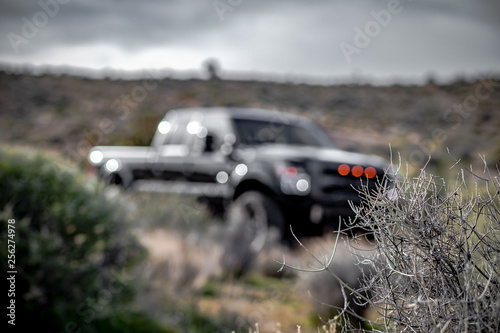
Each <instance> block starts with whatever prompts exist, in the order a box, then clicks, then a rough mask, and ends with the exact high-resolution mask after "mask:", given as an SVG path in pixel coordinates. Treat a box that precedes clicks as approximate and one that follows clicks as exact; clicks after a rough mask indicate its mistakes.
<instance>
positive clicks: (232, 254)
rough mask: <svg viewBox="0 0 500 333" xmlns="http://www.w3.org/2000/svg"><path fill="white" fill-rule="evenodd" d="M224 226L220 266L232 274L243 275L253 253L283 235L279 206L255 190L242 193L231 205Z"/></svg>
mask: <svg viewBox="0 0 500 333" xmlns="http://www.w3.org/2000/svg"><path fill="white" fill-rule="evenodd" d="M226 223H227V229H226V235H225V239H224V253H223V256H222V266H223V267H224V268H225V269H226V270H227V271H229V272H232V273H233V274H236V275H241V274H243V273H245V272H246V271H247V270H248V268H249V267H250V266H251V264H252V262H253V260H254V259H255V258H256V257H257V254H258V253H259V252H260V251H261V250H262V249H263V248H264V247H266V246H269V245H271V244H273V243H274V242H279V241H281V239H282V237H283V234H284V218H283V213H282V211H281V209H280V207H279V206H278V205H277V204H276V203H275V202H274V200H273V199H272V198H271V197H269V196H268V195H266V194H264V193H261V192H257V191H248V192H245V193H243V194H241V195H240V196H239V197H238V198H237V199H236V200H235V201H234V202H233V203H232V204H231V206H230V208H229V211H228V214H227V218H226Z"/></svg>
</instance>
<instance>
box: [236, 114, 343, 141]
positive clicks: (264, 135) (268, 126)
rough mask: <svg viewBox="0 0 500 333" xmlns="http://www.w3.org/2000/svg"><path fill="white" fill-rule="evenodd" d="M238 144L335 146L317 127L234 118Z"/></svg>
mask: <svg viewBox="0 0 500 333" xmlns="http://www.w3.org/2000/svg"><path fill="white" fill-rule="evenodd" d="M234 125H235V128H236V133H237V135H238V142H239V144H243V145H260V144H269V143H276V144H289V145H302V146H316V147H324V146H329V147H331V146H335V144H334V143H333V141H332V140H331V139H330V137H329V136H328V135H327V134H326V133H325V132H324V131H323V130H322V129H321V128H319V127H316V126H310V127H302V126H297V125H292V124H284V123H279V122H272V121H262V120H254V119H234Z"/></svg>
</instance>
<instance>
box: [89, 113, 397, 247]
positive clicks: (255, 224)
mask: <svg viewBox="0 0 500 333" xmlns="http://www.w3.org/2000/svg"><path fill="white" fill-rule="evenodd" d="M89 161H90V163H91V164H92V165H93V166H95V167H96V169H97V172H98V175H99V176H100V177H101V178H102V179H104V180H105V181H107V182H109V183H112V184H119V185H122V186H123V187H124V188H127V189H135V190H144V191H161V192H178V193H192V194H195V195H197V196H198V197H200V198H203V199H205V200H206V202H208V203H209V205H210V207H212V208H213V209H214V210H215V211H217V212H222V213H224V212H228V211H230V212H231V214H232V215H231V216H232V219H230V220H231V221H235V220H236V221H240V222H239V223H236V222H232V225H234V228H236V229H238V228H239V229H241V228H242V227H243V225H244V228H246V229H245V230H246V231H245V232H244V233H245V237H247V238H251V247H252V248H254V249H258V248H260V247H262V245H263V244H264V242H265V239H266V237H267V235H268V230H269V228H270V227H273V228H274V229H275V230H277V231H278V233H279V235H280V236H282V237H283V236H285V237H286V235H287V233H289V232H290V227H289V225H292V228H293V231H294V232H295V233H297V234H319V233H321V232H323V230H324V228H325V227H331V228H333V229H336V228H337V227H338V226H339V223H340V222H339V221H340V219H339V217H345V216H352V209H351V208H350V205H349V202H352V203H353V204H356V203H358V202H359V201H360V197H359V194H358V192H357V191H356V188H357V187H359V186H360V185H361V184H365V185H367V186H369V187H375V186H376V183H377V181H379V182H380V181H382V180H385V179H387V174H386V170H387V168H388V163H387V162H386V161H385V160H384V159H382V158H381V157H379V156H374V155H365V154H360V153H353V152H347V151H343V150H341V149H339V148H337V147H336V145H335V144H334V143H333V141H332V140H331V138H330V137H329V135H328V134H326V132H325V131H324V130H323V129H321V127H319V126H318V125H316V124H314V123H313V122H312V121H311V120H309V119H307V118H304V117H299V116H295V115H292V114H289V113H283V112H279V111H273V110H262V109H250V108H222V107H206V108H185V109H177V110H171V111H169V112H167V114H166V115H165V117H164V118H163V120H161V122H160V123H159V124H158V127H157V130H156V133H155V135H154V137H153V140H152V143H151V145H150V146H149V147H123V146H96V147H93V148H92V149H91V151H90V153H89ZM241 241H242V242H243V240H241Z"/></svg>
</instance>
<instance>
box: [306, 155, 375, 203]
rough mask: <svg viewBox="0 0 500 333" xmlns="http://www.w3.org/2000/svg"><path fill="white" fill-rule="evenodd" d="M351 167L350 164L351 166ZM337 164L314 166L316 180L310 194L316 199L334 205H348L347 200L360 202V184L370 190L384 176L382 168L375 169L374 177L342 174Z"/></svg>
mask: <svg viewBox="0 0 500 333" xmlns="http://www.w3.org/2000/svg"><path fill="white" fill-rule="evenodd" d="M351 167H352V166H351ZM337 168H338V165H337V164H330V163H329V164H326V163H325V164H323V163H321V164H320V165H318V166H316V168H315V169H316V171H317V173H316V174H317V175H318V176H319V177H318V178H317V179H316V182H315V183H314V184H313V185H312V186H313V189H312V195H313V196H314V197H315V199H316V200H318V201H321V202H323V203H325V204H329V205H334V206H343V207H345V206H348V205H349V203H348V202H349V201H352V202H354V203H356V202H360V200H361V198H360V196H359V192H357V189H360V188H361V186H362V185H365V186H368V188H369V189H370V190H372V189H373V190H374V189H376V187H377V182H378V180H381V179H382V178H383V176H384V171H383V170H377V174H376V176H375V177H374V178H372V179H368V178H367V177H366V176H364V175H363V176H361V177H355V176H353V175H352V174H348V175H345V176H342V175H340V174H339V172H338V171H337Z"/></svg>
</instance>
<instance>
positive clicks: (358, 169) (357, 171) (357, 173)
mask: <svg viewBox="0 0 500 333" xmlns="http://www.w3.org/2000/svg"><path fill="white" fill-rule="evenodd" d="M351 173H352V175H353V176H354V177H361V176H362V175H363V167H362V166H360V165H355V166H353V167H352V170H351Z"/></svg>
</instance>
